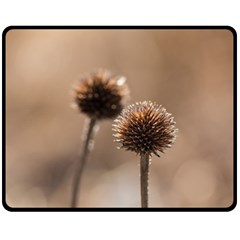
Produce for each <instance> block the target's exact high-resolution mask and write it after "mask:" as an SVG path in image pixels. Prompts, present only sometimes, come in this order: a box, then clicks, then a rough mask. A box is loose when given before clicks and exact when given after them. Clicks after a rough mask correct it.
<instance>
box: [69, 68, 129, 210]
mask: <svg viewBox="0 0 240 240" xmlns="http://www.w3.org/2000/svg"><path fill="white" fill-rule="evenodd" d="M125 80H126V78H125V77H123V76H114V75H112V74H111V73H110V72H109V71H107V70H104V69H99V70H98V71H96V72H94V73H91V74H89V75H88V76H86V77H83V78H82V79H81V81H79V83H78V84H77V85H76V86H75V88H74V100H75V103H76V105H77V107H78V108H79V110H80V112H81V113H84V114H86V115H87V119H86V124H85V128H84V131H83V136H82V151H81V156H80V159H79V161H78V162H76V166H75V171H76V172H75V175H74V178H73V185H72V200H71V207H73V208H74V207H77V202H78V195H79V191H80V182H81V177H82V173H83V170H84V166H85V164H86V160H87V157H88V154H89V152H90V151H91V150H92V148H93V139H94V132H95V129H96V126H97V123H98V122H99V121H100V120H105V119H112V118H114V117H116V116H117V115H118V114H119V113H120V112H121V110H122V109H123V106H124V104H125V101H126V100H127V98H128V87H127V85H126V84H125Z"/></svg>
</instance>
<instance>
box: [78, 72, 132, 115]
mask: <svg viewBox="0 0 240 240" xmlns="http://www.w3.org/2000/svg"><path fill="white" fill-rule="evenodd" d="M125 80H126V78H125V77H123V76H113V75H112V74H111V73H110V72H109V71H108V70H104V69H99V70H98V71H96V72H93V73H91V74H89V75H88V76H86V77H84V78H83V79H81V80H80V81H79V83H78V84H77V85H76V86H75V89H74V99H75V103H76V104H77V106H78V108H79V110H80V111H81V112H82V113H85V114H87V115H88V116H89V117H90V118H95V119H106V118H114V117H116V116H117V115H118V114H119V113H120V112H121V110H122V109H123V107H124V104H125V102H126V100H127V99H128V92H129V90H128V87H127V85H126V83H125Z"/></svg>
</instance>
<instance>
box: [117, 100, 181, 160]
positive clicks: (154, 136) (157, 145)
mask: <svg viewBox="0 0 240 240" xmlns="http://www.w3.org/2000/svg"><path fill="white" fill-rule="evenodd" d="M113 131H114V137H115V138H116V140H115V141H116V142H119V143H120V144H121V146H120V148H125V149H126V150H130V151H133V152H136V153H137V154H140V155H145V154H148V155H151V154H152V153H154V154H155V155H157V156H158V157H159V152H162V153H163V152H164V150H165V148H169V147H171V145H172V144H173V143H174V141H175V138H176V133H177V129H176V127H175V122H174V120H173V117H172V116H171V114H170V113H167V111H166V109H165V108H163V107H162V106H159V105H157V104H156V103H152V102H150V101H144V102H138V103H136V104H133V105H130V106H128V107H127V108H125V109H124V110H123V111H122V112H121V114H120V115H119V116H118V118H117V119H115V120H114V123H113Z"/></svg>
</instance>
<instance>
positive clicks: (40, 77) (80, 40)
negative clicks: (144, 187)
mask: <svg viewBox="0 0 240 240" xmlns="http://www.w3.org/2000/svg"><path fill="white" fill-rule="evenodd" d="M6 41H7V45H6V50H7V56H6V58H7V59H6V66H7V68H6V70H7V71H6V83H7V93H6V97H7V157H6V163H7V172H6V177H7V203H8V204H9V205H10V206H12V207H68V206H69V204H70V190H71V181H72V179H71V177H72V174H73V173H72V168H71V164H72V162H73V161H74V160H75V159H76V158H77V155H78V152H79V149H80V144H81V141H80V139H81V132H82V127H83V122H84V119H85V116H83V115H82V114H79V113H78V112H77V111H76V110H73V109H72V108H71V107H70V105H71V102H72V97H71V91H70V90H71V88H72V85H73V84H74V83H76V81H77V80H78V79H79V76H80V75H81V74H82V73H87V72H89V71H92V70H95V69H96V68H98V67H104V68H108V69H110V70H112V71H113V72H115V73H117V74H123V75H125V76H126V77H127V79H128V84H129V87H130V89H131V100H130V102H129V103H134V102H135V101H141V100H152V101H156V102H157V103H159V104H162V105H163V106H164V107H166V109H167V110H168V111H169V112H171V113H172V114H173V115H174V116H175V120H176V122H177V127H178V128H179V134H178V138H177V140H176V143H175V145H174V146H173V147H172V148H171V149H168V150H167V151H166V153H165V154H164V155H162V156H161V158H157V157H153V159H152V164H151V175H150V206H152V207H228V206H230V205H231V204H232V201H233V124H232V123H233V61H232V59H233V45H232V41H233V36H232V33H231V32H230V31H228V30H11V31H9V32H8V33H7V36H6ZM138 161H139V160H138V157H137V156H135V154H134V153H131V152H125V151H124V150H117V149H116V144H115V143H113V139H112V131H111V121H107V122H101V123H100V130H99V132H98V134H97V136H96V142H95V149H94V152H92V154H91V155H90V158H89V159H88V164H87V166H86V169H85V172H84V176H83V182H82V189H81V195H80V200H79V206H81V207H138V206H140V196H139V195H140V194H139V188H140V187H139V162H138Z"/></svg>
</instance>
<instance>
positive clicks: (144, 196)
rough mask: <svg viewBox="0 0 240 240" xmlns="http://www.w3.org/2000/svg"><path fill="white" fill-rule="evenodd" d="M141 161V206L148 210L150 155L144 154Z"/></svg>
mask: <svg viewBox="0 0 240 240" xmlns="http://www.w3.org/2000/svg"><path fill="white" fill-rule="evenodd" d="M140 161H141V162H140V179H141V184H140V185H141V206H142V208H148V178H149V155H148V154H142V155H141V160H140Z"/></svg>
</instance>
